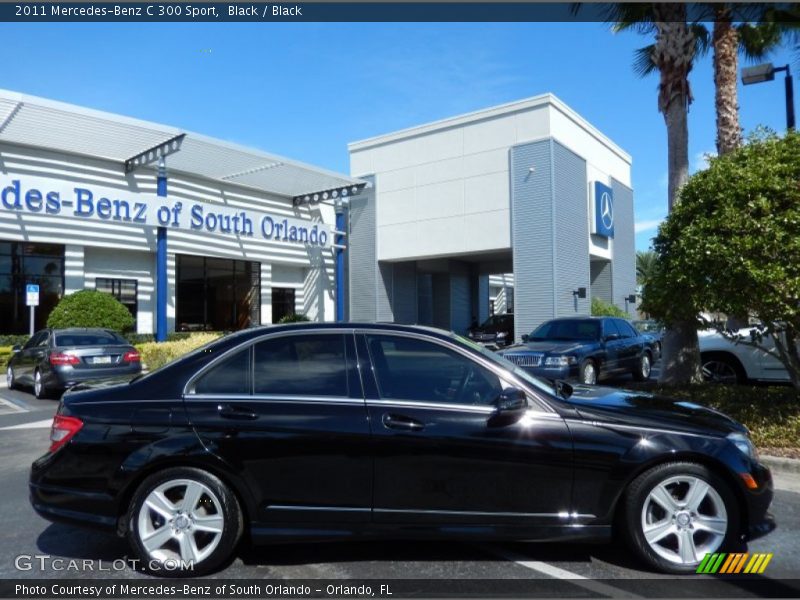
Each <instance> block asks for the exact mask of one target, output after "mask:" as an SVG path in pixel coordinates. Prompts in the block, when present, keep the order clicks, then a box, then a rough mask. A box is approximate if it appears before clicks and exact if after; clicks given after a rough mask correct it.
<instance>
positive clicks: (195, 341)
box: [136, 332, 221, 371]
mask: <svg viewBox="0 0 800 600" xmlns="http://www.w3.org/2000/svg"><path fill="white" fill-rule="evenodd" d="M220 336H221V334H220V333H210V332H208V333H207V332H203V333H192V334H191V335H189V336H188V337H186V338H184V339H181V340H175V341H174V342H161V343H158V342H145V343H144V344H137V345H136V349H137V350H138V351H139V354H141V356H142V362H143V363H144V364H145V366H146V367H147V369H148V370H150V371H154V370H155V369H158V368H160V367H163V366H164V365H165V364H167V363H169V362H172V361H173V360H175V359H177V358H180V357H181V356H183V355H184V354H188V353H189V352H191V351H192V350H194V349H196V348H199V347H200V346H205V345H206V344H208V343H210V342H213V341H214V340H216V339H217V338H219V337H220Z"/></svg>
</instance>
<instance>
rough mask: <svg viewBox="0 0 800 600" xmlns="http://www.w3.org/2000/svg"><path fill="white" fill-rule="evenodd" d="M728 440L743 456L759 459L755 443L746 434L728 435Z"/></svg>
mask: <svg viewBox="0 0 800 600" xmlns="http://www.w3.org/2000/svg"><path fill="white" fill-rule="evenodd" d="M728 439H729V440H730V441H731V443H732V444H733V445H734V446H736V447H737V448H738V449H739V450H740V451H741V453H742V454H744V455H746V456H749V457H750V458H758V450H756V447H755V446H754V445H753V442H751V441H750V438H749V437H747V436H746V435H745V434H743V433H731V434H729V435H728Z"/></svg>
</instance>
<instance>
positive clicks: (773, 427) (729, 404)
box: [628, 383, 800, 448]
mask: <svg viewBox="0 0 800 600" xmlns="http://www.w3.org/2000/svg"><path fill="white" fill-rule="evenodd" d="M628 386H629V387H633V388H639V389H642V388H644V389H648V391H653V392H655V393H659V394H663V395H664V396H669V397H672V398H679V399H687V400H691V401H692V402H695V403H697V404H702V405H704V406H709V407H711V408H715V409H717V410H719V411H722V412H724V413H725V414H726V415H728V416H729V417H732V418H734V419H736V420H737V421H739V422H740V423H743V424H744V425H746V426H747V428H748V429H749V430H750V432H751V434H752V437H753V442H754V443H755V445H756V446H758V447H759V448H798V447H800V394H798V393H797V392H796V391H795V390H794V389H793V388H791V387H789V386H785V387H784V386H771V387H765V386H749V385H709V384H699V385H692V386H686V387H677V388H674V387H670V388H662V387H658V386H653V385H652V384H650V385H648V384H646V383H643V384H635V383H633V384H628Z"/></svg>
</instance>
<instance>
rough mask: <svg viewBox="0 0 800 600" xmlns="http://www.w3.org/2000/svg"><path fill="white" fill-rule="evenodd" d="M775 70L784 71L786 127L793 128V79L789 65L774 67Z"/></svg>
mask: <svg viewBox="0 0 800 600" xmlns="http://www.w3.org/2000/svg"><path fill="white" fill-rule="evenodd" d="M775 70H776V71H786V77H785V78H784V80H783V81H784V84H785V86H786V129H794V81H793V80H792V72H791V71H790V70H789V65H786V66H785V67H780V68H778V69H775Z"/></svg>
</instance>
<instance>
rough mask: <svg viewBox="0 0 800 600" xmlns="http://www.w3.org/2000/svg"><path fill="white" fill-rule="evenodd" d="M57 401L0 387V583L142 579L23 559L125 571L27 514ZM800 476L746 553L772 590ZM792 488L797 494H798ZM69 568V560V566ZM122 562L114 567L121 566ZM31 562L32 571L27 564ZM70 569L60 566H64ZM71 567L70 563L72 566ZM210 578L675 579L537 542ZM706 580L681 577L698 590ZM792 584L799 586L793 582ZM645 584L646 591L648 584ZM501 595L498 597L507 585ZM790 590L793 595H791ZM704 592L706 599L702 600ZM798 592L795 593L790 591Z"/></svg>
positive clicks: (107, 544) (286, 558)
mask: <svg viewBox="0 0 800 600" xmlns="http://www.w3.org/2000/svg"><path fill="white" fill-rule="evenodd" d="M56 406H57V402H55V401H51V400H48V401H39V400H36V399H35V398H34V397H33V396H32V395H31V394H29V393H26V392H24V391H13V392H12V391H9V390H8V389H6V388H5V387H0V455H1V456H2V457H3V458H2V461H0V481H2V486H3V493H2V494H0V514H2V516H3V532H2V535H0V579H52V578H70V579H77V578H80V579H110V578H142V579H150V578H149V577H148V576H145V575H141V574H139V573H137V572H136V571H134V570H132V569H130V568H129V567H125V568H121V569H118V570H110V571H108V570H107V571H96V570H95V571H92V570H83V569H76V570H69V569H68V570H57V569H56V568H54V567H53V563H52V561H51V560H50V559H48V560H47V561H44V562H42V563H37V562H36V561H24V560H23V562H22V563H20V561H19V560H18V559H17V557H19V556H28V555H30V556H35V555H47V556H49V557H51V558H63V559H67V561H69V560H70V559H75V560H83V559H93V560H95V561H101V563H105V564H111V563H113V564H114V565H120V564H123V563H124V559H125V558H126V557H127V556H128V548H127V545H126V543H125V541H124V540H121V539H118V538H116V537H114V536H109V535H105V534H102V533H97V532H93V531H86V530H81V529H77V528H73V527H70V526H66V525H61V524H51V523H49V522H47V521H45V520H44V519H42V518H41V517H39V516H38V515H36V514H35V513H34V512H33V510H32V509H31V507H30V505H29V503H28V494H27V478H28V468H29V465H30V463H31V462H32V461H33V460H34V459H36V458H37V457H38V456H40V455H41V454H42V453H43V452H44V451H45V449H46V447H47V445H48V433H49V429H48V428H49V422H50V419H51V417H52V414H53V412H54V410H55V408H56ZM799 483H800V475H799V476H794V479H792V478H786V477H783V476H780V475H779V476H777V477H776V484H777V487H778V489H777V490H776V496H775V500H774V503H773V508H772V512H773V514H774V515H775V518H776V521H777V523H778V529H777V530H776V531H774V532H773V533H772V534H770V535H768V536H767V537H765V538H762V539H759V540H756V541H754V542H752V543H751V544H750V545H749V548H748V550H749V551H750V552H771V553H773V554H774V557H773V559H772V561H771V563H770V565H769V568H768V569H767V571H766V572H765V573H764V575H763V576H762V578H761V579H762V580H764V579H766V580H770V581H772V582H774V583H775V585H782V586H786V585H796V584H797V581H796V578H797V577H798V575H797V573H798V572H800V493H798V491H800V485H798V484H799ZM792 490H794V491H792ZM67 561H65V562H67ZM115 561H116V562H115ZM29 564H30V568H27V566H28V565H29ZM63 564H64V563H62V565H63ZM67 564H68V563H67ZM213 577H214V578H225V579H234V578H235V579H239V578H242V579H275V580H298V579H328V580H338V581H346V580H351V579H369V580H400V579H425V580H453V581H462V582H463V581H468V580H474V579H486V580H506V581H510V580H541V581H540V583H541V585H547V582H548V581H552V580H567V581H568V584H569V586H570V589H573V588H574V593H569V594H563V591H564V590H563V589H558V590H554V591H553V594H551V595H571V596H576V597H577V596H587V595H588V596H606V597H609V596H611V597H617V596H623V597H644V596H652V595H654V592H653V590H658V589H662V590H663V595H667V596H673V597H674V596H675V595H676V594H678V593H679V592H678V591H677V590H676V587H675V580H676V578H675V577H673V576H663V575H659V574H656V573H652V572H649V571H647V570H642V568H641V566H640V565H639V564H638V563H637V562H636V561H635V560H634V559H633V558H632V557H631V555H630V554H629V553H628V551H627V550H626V549H625V548H624V547H623V546H622V545H621V544H605V545H587V544H563V543H558V544H544V543H542V544H535V543H502V544H477V543H470V544H468V543H445V542H437V543H429V542H425V543H413V542H392V541H382V542H361V543H330V544H295V545H285V546H267V547H262V548H257V549H251V548H243V549H242V550H241V552H240V553H239V555H238V557H237V558H236V560H235V561H234V562H233V563H232V564H231V565H230V566H228V567H227V568H226V569H224V570H223V571H221V572H219V573H217V574H215V575H214V576H213ZM700 578H704V579H710V576H691V577H687V578H682V579H685V580H686V581H687V582H690V583H692V584H693V583H697V582H698V579H700ZM792 579H795V581H794V582H791V581H788V580H792ZM641 580H648V581H647V582H646V585H647V586H648V591H647V592H646V593H644V592H643V591H642V587H641V586H642V583H643V582H642V581H641ZM744 581H745V580H744V579H742V578H739V579H736V578H730V579H724V580H722V579H714V580H711V582H712V583H714V585H716V586H717V587H718V589H717V590H716V593H714V594H713V595H716V596H721V595H724V596H742V595H744V596H748V595H760V594H759V593H758V592H754V591H753V590H752V589H751V588H749V587H748V586H746V585H743V582H744ZM496 585H499V586H500V588H499V590H498V591H502V585H503V584H502V582H501V583H500V584H496ZM787 589H791V588H787ZM706 593H707V592H703V594H702V595H706ZM798 594H800V589H797V590H796V591H795V592H794V594H789V595H798Z"/></svg>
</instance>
